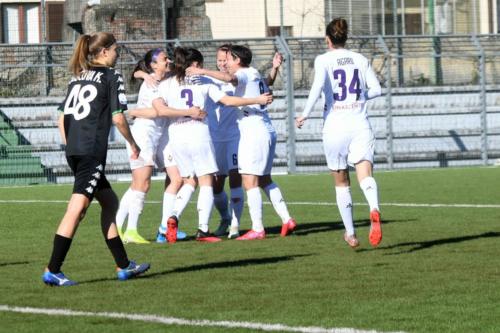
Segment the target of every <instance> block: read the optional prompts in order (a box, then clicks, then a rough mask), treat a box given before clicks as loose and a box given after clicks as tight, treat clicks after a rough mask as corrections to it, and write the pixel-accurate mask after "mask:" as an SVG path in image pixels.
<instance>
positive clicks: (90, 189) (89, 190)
mask: <svg viewBox="0 0 500 333" xmlns="http://www.w3.org/2000/svg"><path fill="white" fill-rule="evenodd" d="M85 191H87V193H89V194H92V193H93V192H94V188H93V187H92V186H89V187H87V188H86V189H85Z"/></svg>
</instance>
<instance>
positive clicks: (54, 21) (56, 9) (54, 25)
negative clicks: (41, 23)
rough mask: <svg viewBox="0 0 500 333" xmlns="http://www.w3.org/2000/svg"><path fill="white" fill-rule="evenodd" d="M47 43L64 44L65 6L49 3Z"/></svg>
mask: <svg viewBox="0 0 500 333" xmlns="http://www.w3.org/2000/svg"><path fill="white" fill-rule="evenodd" d="M46 6H47V7H46V9H47V20H46V21H45V22H46V25H47V42H62V31H63V21H64V4H62V3H47V4H46Z"/></svg>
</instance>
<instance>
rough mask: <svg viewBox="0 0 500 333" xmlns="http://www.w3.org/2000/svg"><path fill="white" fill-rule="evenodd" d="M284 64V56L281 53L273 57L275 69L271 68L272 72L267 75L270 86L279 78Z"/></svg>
mask: <svg viewBox="0 0 500 333" xmlns="http://www.w3.org/2000/svg"><path fill="white" fill-rule="evenodd" d="M282 63H283V56H282V55H281V54H280V53H278V52H276V53H275V54H274V57H273V67H272V68H271V71H270V72H269V74H268V75H267V79H266V83H267V85H268V86H272V85H273V84H274V81H275V80H276V77H277V76H278V72H279V68H280V66H281V64H282Z"/></svg>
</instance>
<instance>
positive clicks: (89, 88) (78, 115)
mask: <svg viewBox="0 0 500 333" xmlns="http://www.w3.org/2000/svg"><path fill="white" fill-rule="evenodd" d="M86 94H87V95H86ZM85 95H86V96H85ZM96 96H97V88H96V87H94V86H93V85H91V84H88V85H86V86H83V87H82V86H81V85H80V84H77V85H75V86H74V87H73V89H71V92H70V93H69V95H68V98H67V99H66V104H65V105H64V114H72V115H73V117H75V120H81V119H83V118H85V117H87V116H88V115H89V113H90V102H92V101H93V100H94V99H95V97H96ZM82 107H83V110H82V111H81V112H80V109H81V108H82Z"/></svg>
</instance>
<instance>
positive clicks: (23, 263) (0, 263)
mask: <svg viewBox="0 0 500 333" xmlns="http://www.w3.org/2000/svg"><path fill="white" fill-rule="evenodd" d="M29 263H30V262H29V261H15V262H0V268H2V267H4V266H14V265H27V264H29Z"/></svg>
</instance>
